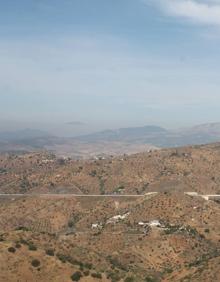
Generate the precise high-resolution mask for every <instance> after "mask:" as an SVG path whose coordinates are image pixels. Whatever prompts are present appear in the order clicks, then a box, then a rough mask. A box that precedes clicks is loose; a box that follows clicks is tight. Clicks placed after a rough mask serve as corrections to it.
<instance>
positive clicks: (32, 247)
mask: <svg viewBox="0 0 220 282" xmlns="http://www.w3.org/2000/svg"><path fill="white" fill-rule="evenodd" d="M28 249H29V250H30V251H36V250H37V247H36V246H35V245H34V244H33V243H29V245H28Z"/></svg>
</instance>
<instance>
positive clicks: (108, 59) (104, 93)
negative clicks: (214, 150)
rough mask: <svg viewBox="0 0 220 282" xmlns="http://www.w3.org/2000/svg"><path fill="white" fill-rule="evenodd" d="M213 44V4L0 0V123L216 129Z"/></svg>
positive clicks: (219, 13) (216, 16)
mask: <svg viewBox="0 0 220 282" xmlns="http://www.w3.org/2000/svg"><path fill="white" fill-rule="evenodd" d="M219 46H220V0H209V1H208V0H206V1H205V0H204V1H202V0H37V1H36V0H19V1H18V0H7V1H4V0H0V117H1V121H2V123H3V122H4V121H5V122H6V121H16V122H17V123H26V124H28V123H32V122H34V123H39V124H40V123H41V124H42V123H44V124H45V125H46V124H57V123H59V124H60V125H62V124H64V123H67V122H77V123H76V124H75V123H73V124H70V125H68V126H71V130H75V129H76V128H77V130H79V128H80V127H82V128H83V127H84V128H87V129H88V128H90V129H92V130H93V129H99V128H102V127H103V128H109V127H114V128H115V127H120V126H136V125H145V124H160V125H163V126H167V127H174V126H175V127H176V126H184V125H189V124H196V123H203V122H212V121H220V111H219V105H220V47H219ZM78 122H82V123H83V124H80V123H78Z"/></svg>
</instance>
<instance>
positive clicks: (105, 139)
mask: <svg viewBox="0 0 220 282" xmlns="http://www.w3.org/2000/svg"><path fill="white" fill-rule="evenodd" d="M218 141H220V123H209V124H202V125H198V126H194V127H190V128H184V129H178V130H168V129H165V128H162V127H159V126H153V125H150V126H143V127H130V128H120V129H116V130H104V131H100V132H96V133H92V134H88V135H83V136H79V137H74V138H61V137H56V136H52V135H50V134H49V133H47V132H45V131H41V130H33V129H24V130H18V131H10V132H0V152H5V151H35V150H51V151H53V152H55V153H57V154H61V155H69V156H72V157H79V158H81V157H92V156H94V155H102V154H104V155H110V154H111V155H115V154H123V153H128V154H129V153H135V152H140V150H148V149H152V148H166V147H179V146H186V145H196V144H198V145H199V144H206V143H212V142H218Z"/></svg>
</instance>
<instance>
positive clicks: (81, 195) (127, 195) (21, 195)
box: [0, 192, 158, 198]
mask: <svg viewBox="0 0 220 282" xmlns="http://www.w3.org/2000/svg"><path fill="white" fill-rule="evenodd" d="M157 193H158V192H149V193H146V194H142V195H134V194H133V195H130V194H125V195H117V194H111V195H100V194H89V195H86V194H0V197H57V198H63V197H65V198H68V197H111V198H112V197H115V198H118V197H134V198H138V197H144V196H150V195H156V194H157Z"/></svg>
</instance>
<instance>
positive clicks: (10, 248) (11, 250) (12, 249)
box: [8, 247, 16, 253]
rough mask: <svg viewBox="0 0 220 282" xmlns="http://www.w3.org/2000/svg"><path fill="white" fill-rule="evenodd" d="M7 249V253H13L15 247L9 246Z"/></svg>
mask: <svg viewBox="0 0 220 282" xmlns="http://www.w3.org/2000/svg"><path fill="white" fill-rule="evenodd" d="M8 251H9V253H15V252H16V249H15V248H14V247H9V248H8Z"/></svg>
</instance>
